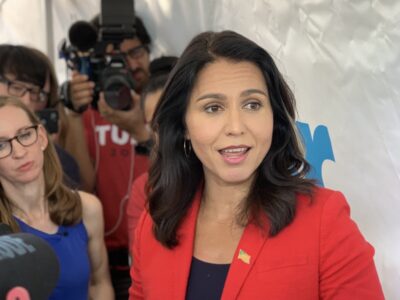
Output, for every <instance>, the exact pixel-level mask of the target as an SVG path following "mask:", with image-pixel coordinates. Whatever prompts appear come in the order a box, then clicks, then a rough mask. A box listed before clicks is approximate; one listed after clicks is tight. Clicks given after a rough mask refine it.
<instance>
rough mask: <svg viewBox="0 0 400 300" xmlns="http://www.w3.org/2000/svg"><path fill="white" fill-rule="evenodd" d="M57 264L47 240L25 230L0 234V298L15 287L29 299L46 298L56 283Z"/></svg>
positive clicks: (57, 274)
mask: <svg viewBox="0 0 400 300" xmlns="http://www.w3.org/2000/svg"><path fill="white" fill-rule="evenodd" d="M59 268H60V267H59V263H58V258H57V256H56V254H55V253H54V251H53V249H52V248H51V247H50V245H49V244H47V242H45V241H44V240H43V239H41V238H39V237H37V236H34V235H32V234H29V233H14V234H9V235H3V236H0V278H1V280H0V299H5V298H6V295H7V293H8V292H9V291H10V290H12V289H13V288H15V287H18V286H19V287H23V288H25V289H26V290H27V291H28V292H29V295H30V297H31V299H47V298H48V297H49V296H50V294H51V292H52V291H53V289H54V287H55V286H56V284H57V281H58V276H59Z"/></svg>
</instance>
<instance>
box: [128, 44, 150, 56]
mask: <svg viewBox="0 0 400 300" xmlns="http://www.w3.org/2000/svg"><path fill="white" fill-rule="evenodd" d="M147 51H148V48H147V45H140V46H137V47H134V48H132V49H129V50H128V51H126V52H124V53H122V54H123V55H124V56H129V58H131V59H139V58H141V57H142V56H143V55H144V54H145V53H146V52H147Z"/></svg>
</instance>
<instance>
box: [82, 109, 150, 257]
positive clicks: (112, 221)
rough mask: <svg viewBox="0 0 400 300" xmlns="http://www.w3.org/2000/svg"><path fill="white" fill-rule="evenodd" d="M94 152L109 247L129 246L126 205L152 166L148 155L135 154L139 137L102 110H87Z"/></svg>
mask: <svg viewBox="0 0 400 300" xmlns="http://www.w3.org/2000/svg"><path fill="white" fill-rule="evenodd" d="M83 122H84V126H85V134H86V139H87V143H88V148H89V153H90V156H91V158H92V160H93V162H94V164H95V167H96V166H97V170H96V186H95V189H96V195H97V196H98V197H99V199H100V201H101V203H102V204H103V212H104V223H105V241H106V246H107V248H108V249H116V248H128V245H129V243H128V234H127V224H126V213H125V211H126V205H127V203H128V198H129V195H130V192H131V185H132V182H133V180H134V179H135V178H137V177H138V176H140V175H141V174H142V173H143V172H145V171H147V169H148V157H147V156H143V155H135V140H134V139H133V138H132V137H131V136H130V134H129V133H128V132H126V131H123V130H121V129H119V128H118V126H116V125H113V124H111V123H110V122H108V121H107V120H105V119H104V118H103V117H102V116H101V115H100V113H99V112H98V111H96V110H94V109H91V108H90V109H88V110H87V111H85V112H84V113H83Z"/></svg>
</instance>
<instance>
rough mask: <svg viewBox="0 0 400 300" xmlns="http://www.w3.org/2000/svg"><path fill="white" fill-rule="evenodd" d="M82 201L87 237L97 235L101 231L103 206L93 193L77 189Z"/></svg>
mask: <svg viewBox="0 0 400 300" xmlns="http://www.w3.org/2000/svg"><path fill="white" fill-rule="evenodd" d="M79 196H80V198H81V201H82V217H83V223H84V224H85V227H86V230H87V231H88V234H89V237H93V236H98V235H101V234H102V231H103V226H104V223H103V207H102V205H101V203H100V200H99V199H98V198H97V197H96V196H95V195H93V194H90V193H86V192H83V191H79Z"/></svg>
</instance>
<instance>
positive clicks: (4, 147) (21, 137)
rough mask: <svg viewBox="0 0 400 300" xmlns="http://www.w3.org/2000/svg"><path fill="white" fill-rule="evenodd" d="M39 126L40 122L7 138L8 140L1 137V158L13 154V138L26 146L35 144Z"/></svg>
mask: <svg viewBox="0 0 400 300" xmlns="http://www.w3.org/2000/svg"><path fill="white" fill-rule="evenodd" d="M38 128H39V125H38V124H36V125H32V126H29V127H26V128H24V129H23V130H22V131H21V132H20V133H18V134H17V135H16V136H14V137H12V138H11V139H6V140H2V139H0V159H1V158H5V157H7V156H9V155H11V153H12V150H13V146H12V141H13V140H17V142H18V143H20V144H21V145H22V146H24V147H28V146H30V145H33V144H34V143H35V142H36V141H37V138H38V133H37V129H38Z"/></svg>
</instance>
